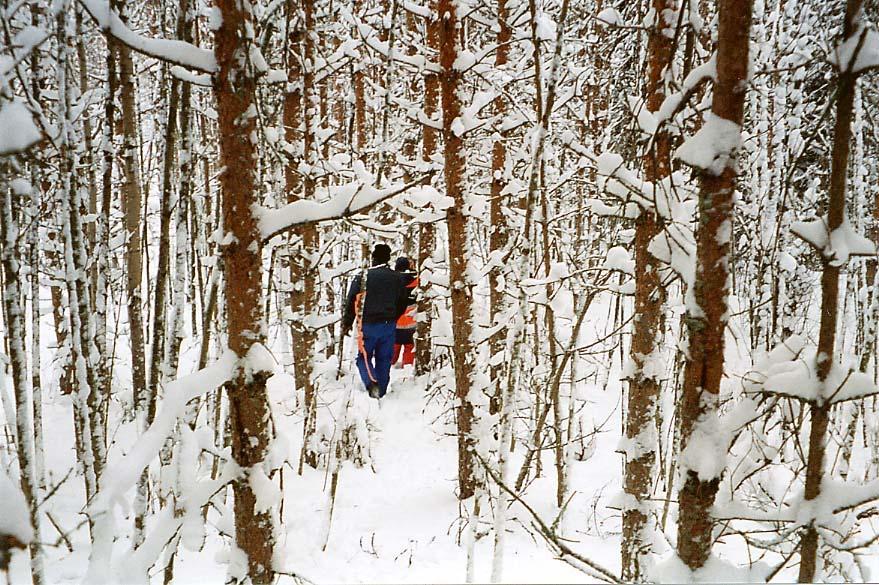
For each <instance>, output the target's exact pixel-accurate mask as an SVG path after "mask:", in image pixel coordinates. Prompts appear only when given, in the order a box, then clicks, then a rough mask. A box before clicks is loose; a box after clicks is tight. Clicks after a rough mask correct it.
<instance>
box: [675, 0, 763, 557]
mask: <svg viewBox="0 0 879 585" xmlns="http://www.w3.org/2000/svg"><path fill="white" fill-rule="evenodd" d="M751 9H752V0H720V1H719V2H718V23H719V24H718V33H717V78H716V81H715V84H714V95H713V97H712V102H711V112H712V114H713V116H714V118H712V119H713V120H714V121H715V122H716V123H717V124H720V125H722V126H723V128H725V129H726V130H727V131H729V132H732V128H731V127H728V125H729V124H735V125H736V126H738V127H739V128H740V127H741V124H742V120H743V118H744V106H745V95H746V92H747V80H748V50H749V39H748V35H749V32H750V27H751ZM718 118H719V120H717V119H718ZM715 147H716V148H717V149H718V153H719V156H721V157H723V160H724V161H725V164H724V165H723V168H722V170H721V171H720V172H719V174H715V173H713V172H711V171H709V170H707V169H698V172H699V183H700V185H699V202H698V210H699V211H698V212H699V228H698V233H697V237H696V276H695V282H694V284H693V291H692V299H691V300H690V302H689V303H688V308H687V316H686V322H687V332H688V336H689V343H688V347H689V355H688V357H687V363H686V366H685V369H684V382H683V388H682V391H681V408H680V417H681V445H682V452H681V457H680V461H681V462H682V464H681V465H682V474H681V475H682V476H683V478H684V485H683V487H682V488H681V490H680V494H679V500H678V501H679V516H678V546H677V552H678V556H679V557H680V559H681V560H682V561H683V562H684V563H685V564H686V565H687V566H688V567H689V568H690V569H692V570H696V569H699V568H700V567H702V566H703V565H704V564H705V561H706V560H707V559H708V556H709V555H710V554H711V545H712V529H713V526H714V521H713V519H712V517H711V507H712V505H713V504H714V497H715V495H716V494H717V488H718V486H719V484H720V476H721V474H722V472H723V469H722V468H721V469H719V470H714V471H715V473H713V474H708V475H707V476H706V475H704V470H697V469H693V468H691V467H687V465H686V463H685V462H686V461H688V460H690V459H689V458H688V453H687V450H688V449H690V452H691V453H693V454H694V458H698V457H699V455H700V454H699V453H698V452H697V451H698V450H699V449H704V448H705V447H706V446H705V445H704V444H702V441H700V439H702V437H700V436H696V438H694V434H698V435H707V436H711V435H712V434H713V433H716V432H717V430H718V429H716V428H713V427H712V426H711V425H712V423H713V422H714V424H716V421H712V418H711V417H712V416H713V415H714V414H715V413H716V411H717V407H718V403H717V401H718V394H719V392H720V381H721V378H722V377H723V363H724V362H723V347H724V339H723V337H724V331H725V330H726V321H727V310H728V309H727V294H728V289H727V277H728V275H729V265H728V255H729V251H730V240H731V237H732V221H733V205H734V195H735V186H736V155H737V151H738V142H736V143H735V144H725V145H721V144H717V145H715ZM691 443H692V444H691ZM700 471H703V473H702V474H700Z"/></svg>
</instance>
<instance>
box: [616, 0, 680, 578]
mask: <svg viewBox="0 0 879 585" xmlns="http://www.w3.org/2000/svg"><path fill="white" fill-rule="evenodd" d="M652 8H653V10H654V11H655V13H656V14H665V13H666V10H674V8H675V7H674V1H673V0H653V1H652ZM668 26H669V25H668V24H667V23H666V22H665V21H664V19H659V21H658V22H657V23H656V24H654V26H653V28H651V29H650V30H649V32H648V37H647V58H648V71H647V84H646V88H645V94H646V103H645V104H644V107H646V108H647V110H648V111H651V112H656V111H658V110H659V108H660V106H661V105H662V102H663V100H664V99H665V88H664V85H663V73H664V72H665V71H666V70H667V68H668V67H670V66H671V56H672V50H673V40H672V38H671V37H670V36H668V35H666V34H665V33H666V31H667V27H668ZM669 159H670V146H669V136H668V133H667V132H666V131H665V130H660V131H659V132H658V133H657V134H656V136H655V137H654V138H653V140H652V142H651V147H650V150H649V151H648V152H647V153H646V155H645V156H644V161H643V163H644V178H645V179H646V180H647V181H651V182H653V183H654V185H657V187H656V191H657V192H658V193H661V192H662V190H661V188H659V187H658V183H659V182H660V181H662V180H663V179H665V178H666V177H668V175H669V172H670V167H671V165H670V160H669ZM661 230H662V222H661V220H660V219H659V218H658V217H657V216H656V214H655V213H654V212H653V211H652V210H648V209H644V210H642V211H641V214H640V215H639V216H638V219H637V220H636V221H635V241H634V252H635V309H634V310H635V318H634V320H633V328H632V345H631V349H630V359H631V360H632V362H633V363H634V365H635V372H633V373H632V377H631V379H630V380H629V394H628V401H627V408H626V425H625V426H626V438H627V440H628V441H629V445H631V446H632V447H633V449H632V451H631V452H630V453H626V460H625V471H624V481H623V490H624V491H625V493H626V494H628V495H630V496H632V498H634V500H635V501H636V502H637V504H636V505H633V506H627V507H625V508H624V509H623V539H622V549H621V553H622V578H623V580H624V581H627V582H628V581H633V582H638V581H642V580H644V578H645V577H646V575H645V574H644V570H645V569H646V566H645V561H647V560H648V559H649V557H650V553H651V548H652V547H651V543H650V536H649V535H648V534H647V533H646V531H647V523H648V520H649V519H648V512H649V505H650V504H649V498H650V495H651V488H652V483H653V477H654V474H655V461H656V447H657V445H656V434H655V433H654V432H650V431H651V430H652V429H653V428H655V416H656V404H657V402H658V400H659V391H660V385H659V379H657V377H658V373H657V372H654V371H651V372H650V373H649V374H646V375H645V373H644V365H645V361H646V360H649V359H652V357H651V356H652V354H653V352H654V351H655V350H656V349H657V341H658V338H659V336H660V335H661V327H660V323H661V318H662V305H663V303H664V301H665V291H664V289H663V288H662V285H661V282H660V276H659V263H658V262H657V260H656V258H654V256H653V255H652V254H651V253H650V252H649V251H648V249H647V248H648V246H649V245H650V241H651V240H652V239H653V238H654V237H655V236H657V235H658V234H659V233H660V231H661ZM651 370H652V368H651ZM632 498H627V500H631V499H632Z"/></svg>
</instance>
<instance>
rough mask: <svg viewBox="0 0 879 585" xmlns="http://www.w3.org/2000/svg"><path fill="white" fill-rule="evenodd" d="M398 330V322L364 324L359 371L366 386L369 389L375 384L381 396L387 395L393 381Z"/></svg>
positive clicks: (358, 359)
mask: <svg viewBox="0 0 879 585" xmlns="http://www.w3.org/2000/svg"><path fill="white" fill-rule="evenodd" d="M396 330H397V323H396V321H384V322H380V323H364V324H363V327H362V333H361V334H362V335H363V343H362V345H360V344H358V345H360V347H358V351H357V369H358V370H360V379H361V380H363V385H364V386H366V387H367V388H369V386H370V384H372V383H373V382H375V383H376V384H378V387H379V396H384V395H385V393H386V392H387V391H388V382H390V380H391V359H392V358H393V357H394V332H395V331H396Z"/></svg>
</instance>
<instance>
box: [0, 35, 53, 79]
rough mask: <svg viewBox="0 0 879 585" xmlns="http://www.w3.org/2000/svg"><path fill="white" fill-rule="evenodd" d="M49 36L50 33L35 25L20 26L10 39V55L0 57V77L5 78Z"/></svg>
mask: <svg viewBox="0 0 879 585" xmlns="http://www.w3.org/2000/svg"><path fill="white" fill-rule="evenodd" d="M50 36H51V33H50V32H49V31H47V30H45V29H42V28H38V27H35V26H26V27H24V28H22V29H21V30H20V31H19V32H18V33H17V34H16V35H15V37H14V38H13V39H12V43H11V45H10V46H9V52H11V54H12V55H11V56H10V57H4V58H2V59H0V79H3V78H5V77H6V76H7V75H9V73H10V72H11V71H12V70H13V69H15V68H16V67H17V66H18V65H19V64H20V63H22V62H23V61H24V60H25V59H27V58H28V56H30V54H31V53H32V52H33V51H34V49H36V48H37V47H39V46H40V45H42V44H43V43H44V42H46V40H47V39H48V38H49V37H50Z"/></svg>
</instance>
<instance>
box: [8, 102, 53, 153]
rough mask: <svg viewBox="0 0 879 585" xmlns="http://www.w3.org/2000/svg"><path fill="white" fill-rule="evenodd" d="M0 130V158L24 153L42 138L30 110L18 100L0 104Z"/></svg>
mask: <svg viewBox="0 0 879 585" xmlns="http://www.w3.org/2000/svg"><path fill="white" fill-rule="evenodd" d="M0 128H2V129H3V132H2V133H0V156H6V155H10V154H18V153H21V152H24V151H25V150H27V149H28V148H30V147H31V146H33V145H34V144H36V143H37V142H39V141H40V139H41V138H42V137H43V133H42V132H40V129H39V128H37V125H36V123H35V122H34V117H33V115H32V114H31V112H30V110H28V109H27V106H25V105H24V102H22V101H21V100H20V99H18V98H14V99H13V100H12V101H7V102H0Z"/></svg>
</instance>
